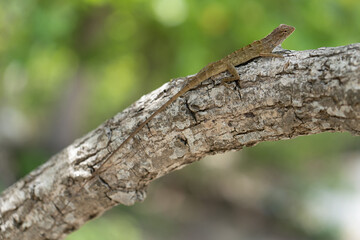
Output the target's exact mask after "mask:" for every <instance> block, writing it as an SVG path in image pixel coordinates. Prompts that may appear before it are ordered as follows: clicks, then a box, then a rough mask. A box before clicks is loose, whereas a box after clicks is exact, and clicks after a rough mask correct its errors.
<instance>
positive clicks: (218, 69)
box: [61, 24, 295, 212]
mask: <svg viewBox="0 0 360 240" xmlns="http://www.w3.org/2000/svg"><path fill="white" fill-rule="evenodd" d="M294 30H295V27H292V26H289V25H285V24H280V25H279V26H278V27H277V28H275V29H274V30H273V31H272V32H271V33H270V34H269V35H267V36H266V37H264V38H263V39H261V40H256V41H254V42H252V43H251V44H249V45H247V46H245V47H243V48H240V49H238V50H236V51H235V52H232V53H230V54H229V55H227V56H225V57H224V58H222V59H220V60H218V61H216V62H212V63H209V64H208V65H206V66H205V67H204V68H202V69H201V70H200V71H199V72H198V73H197V74H195V75H194V76H192V77H190V78H189V80H188V81H187V83H186V84H185V86H184V87H183V88H182V89H181V90H180V91H178V92H177V93H176V94H175V95H173V96H172V97H171V98H170V99H169V100H167V101H166V102H165V103H164V104H163V105H162V106H161V107H160V108H158V109H157V110H156V111H154V112H153V113H152V114H151V115H150V116H149V117H148V118H147V119H146V120H145V121H143V122H142V123H141V124H140V125H138V126H137V127H136V128H135V130H133V131H132V132H131V133H130V135H129V136H128V137H127V138H126V139H125V140H124V141H123V142H122V143H121V144H120V145H119V146H118V147H117V148H116V150H115V151H112V152H111V153H110V154H109V155H108V156H107V158H106V159H105V160H104V163H103V164H102V165H101V166H100V167H99V168H98V169H96V170H94V171H93V173H92V176H91V177H90V178H89V179H87V180H85V182H84V183H83V184H82V186H80V189H79V190H78V192H79V191H80V190H81V189H83V188H84V187H85V185H86V184H87V183H88V182H90V181H91V180H92V179H94V178H95V177H96V176H98V175H99V174H101V173H102V172H104V171H106V170H107V169H108V168H106V167H105V165H106V163H107V161H108V160H109V159H110V158H111V156H113V155H114V154H115V152H116V151H119V149H121V148H122V147H123V146H124V145H125V144H127V143H128V142H129V141H130V140H131V139H132V138H133V137H135V135H136V134H137V133H139V132H140V130H141V129H143V128H144V126H145V125H146V124H148V123H149V122H150V121H151V120H152V119H153V118H154V117H155V116H156V115H158V114H159V113H161V112H162V111H164V110H165V109H166V108H167V107H168V106H169V105H170V104H172V103H173V102H174V101H175V100H176V99H178V98H179V97H180V96H182V95H183V94H185V93H186V92H188V91H189V90H192V89H194V88H196V87H197V86H198V85H200V84H201V83H202V82H203V81H205V80H207V79H209V78H211V77H214V76H216V75H218V74H220V73H222V72H225V71H226V70H227V71H229V73H230V74H231V75H232V76H231V77H228V78H225V79H223V80H222V81H223V83H224V82H229V81H235V80H240V76H239V74H238V72H237V70H236V68H235V66H237V65H240V64H243V63H247V62H248V61H250V60H252V59H254V58H257V57H283V56H282V55H281V54H277V53H273V52H272V51H273V50H274V48H275V47H276V46H278V45H280V44H281V43H282V42H283V41H284V40H285V39H286V38H287V37H289V36H290V34H291V33H293V32H294ZM106 135H107V136H108V138H109V141H110V138H111V133H108V132H107V133H106ZM75 195H76V193H75ZM69 203H70V200H69V202H68V203H67V204H65V206H64V208H63V209H62V210H65V208H66V207H67V205H68V204H69ZM61 212H62V211H61Z"/></svg>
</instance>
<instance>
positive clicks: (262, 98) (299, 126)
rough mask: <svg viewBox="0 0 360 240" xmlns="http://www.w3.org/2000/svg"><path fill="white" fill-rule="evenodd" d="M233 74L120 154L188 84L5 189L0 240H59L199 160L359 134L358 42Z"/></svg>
mask: <svg viewBox="0 0 360 240" xmlns="http://www.w3.org/2000/svg"><path fill="white" fill-rule="evenodd" d="M237 71H238V72H239V74H240V76H241V79H240V81H237V82H230V83H227V84H224V85H222V84H220V83H221V79H223V78H225V77H227V76H229V74H228V73H221V74H219V75H218V76H216V77H214V78H213V79H209V80H207V81H205V82H203V84H202V85H200V86H199V87H198V88H196V89H194V90H191V91H189V92H187V93H186V94H184V96H182V97H180V98H179V99H178V100H177V101H175V102H174V103H173V104H172V105H171V106H169V107H168V108H167V109H166V110H165V111H164V112H162V113H160V114H158V115H157V116H156V117H155V119H153V120H152V121H150V123H149V124H147V126H146V127H144V128H143V129H142V130H141V131H140V132H139V133H138V134H137V135H136V137H134V138H133V139H132V140H131V141H130V142H129V143H128V144H126V145H125V146H124V147H122V148H120V149H119V148H118V146H119V145H120V144H121V143H122V142H123V141H124V140H125V139H126V138H127V136H128V135H129V134H131V132H133V131H134V129H136V126H137V125H139V124H140V123H141V122H143V121H144V120H145V119H146V118H147V117H148V116H149V115H150V114H151V113H152V112H153V111H155V110H156V109H158V108H159V107H160V106H161V105H162V104H163V103H165V102H166V101H167V100H168V99H169V98H170V97H171V96H172V95H174V94H175V93H176V92H177V91H178V90H179V89H181V87H182V86H184V84H185V82H186V80H185V79H184V78H180V79H176V80H174V81H172V82H169V83H166V84H164V85H163V86H162V87H160V88H159V89H157V90H155V91H154V92H152V93H150V94H148V95H146V96H143V97H142V98H141V99H140V100H139V101H137V102H135V103H134V104H133V105H131V106H130V107H129V108H128V109H126V110H124V111H123V112H121V113H118V114H117V115H115V116H114V117H113V118H111V119H109V120H108V121H106V122H104V123H103V124H101V125H100V126H99V127H98V128H96V129H95V130H93V131H91V132H89V133H88V134H86V135H85V136H84V137H82V138H80V139H78V140H76V141H75V142H74V143H73V144H71V145H70V146H68V147H67V148H65V149H64V150H62V151H61V152H60V153H58V154H56V155H55V156H53V157H52V158H51V159H50V160H49V161H48V162H46V163H45V164H44V165H42V166H40V167H39V168H38V169H36V170H34V171H33V172H31V173H30V174H29V175H27V176H26V177H24V178H23V179H21V180H19V181H18V182H17V183H15V184H14V185H13V186H11V187H9V188H8V189H7V190H5V191H4V192H3V193H2V195H1V198H0V214H1V215H0V239H1V240H3V239H24V240H25V239H62V238H64V237H65V236H66V235H68V234H69V233H71V232H72V231H74V230H76V229H77V228H79V227H80V226H81V225H83V224H84V223H85V222H86V221H88V220H90V219H92V218H94V217H96V216H99V215H101V214H102V213H104V211H106V210H107V209H109V208H111V207H114V206H115V205H117V204H125V205H132V204H134V203H135V202H136V201H142V200H144V199H145V196H146V187H147V186H148V185H149V183H150V182H151V181H152V180H154V179H157V178H159V177H161V176H163V175H165V174H168V173H170V172H172V171H174V170H177V169H180V168H182V167H184V166H186V165H187V164H190V163H192V162H194V161H197V160H199V159H201V158H203V157H204V156H206V155H212V154H216V153H222V152H225V151H230V150H240V149H242V148H243V147H244V146H253V145H255V144H257V143H259V142H263V141H275V140H282V139H289V138H294V137H297V136H300V135H310V134H316V133H321V132H343V131H348V132H351V133H352V134H354V135H359V134H360V44H352V45H348V46H342V47H336V48H320V49H317V50H308V51H287V52H285V53H284V58H258V59H255V60H253V61H250V62H249V63H247V64H244V65H241V66H239V67H237ZM104 163H106V164H105V165H104V166H102V165H103V164H104ZM101 166H102V167H101ZM100 167H101V169H100V170H98V171H96V170H97V169H99V168H100ZM95 171H96V172H95ZM94 172H95V173H96V174H95V175H96V176H94V174H93V173H94Z"/></svg>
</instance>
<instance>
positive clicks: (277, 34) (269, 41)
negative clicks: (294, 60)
mask: <svg viewBox="0 0 360 240" xmlns="http://www.w3.org/2000/svg"><path fill="white" fill-rule="evenodd" d="M294 31H295V28H294V27H293V26H289V25H286V24H280V25H279V26H278V27H277V28H275V29H274V30H273V31H272V32H271V33H270V34H269V35H267V36H266V37H265V38H264V39H263V41H264V43H266V45H267V46H268V47H269V48H270V49H271V50H272V49H274V48H275V47H276V46H278V45H280V44H281V43H282V42H283V41H284V40H285V39H286V38H287V37H288V36H290V34H292V33H293V32H294Z"/></svg>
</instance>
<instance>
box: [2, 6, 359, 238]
mask: <svg viewBox="0 0 360 240" xmlns="http://www.w3.org/2000/svg"><path fill="white" fill-rule="evenodd" d="M359 13H360V1H358V0H323V1H312V0H303V1H296V0H274V1H266V0H239V1H235V0H223V1H220V0H202V1H190V0H150V1H146V0H116V1H115V0H75V1H59V0H53V1H39V0H28V1H20V0H12V1H1V2H0V110H1V109H11V111H8V110H7V111H3V110H1V111H0V114H1V113H2V114H3V116H4V118H5V119H7V120H6V121H5V122H6V127H3V126H2V128H3V129H5V130H6V131H5V130H2V131H3V132H1V131H0V134H2V135H3V136H2V137H3V139H0V143H4V142H6V144H5V147H9V149H12V151H13V152H14V154H10V156H13V157H14V159H16V163H15V164H13V165H15V166H16V167H14V168H15V171H16V172H17V175H18V176H19V177H20V176H23V175H24V174H25V173H26V172H29V171H31V169H33V168H35V167H36V166H37V165H38V164H39V162H43V161H46V160H47V158H48V157H49V156H51V155H52V154H53V153H54V152H56V151H58V150H60V149H61V148H62V147H64V146H66V145H68V144H70V143H71V141H73V140H74V138H75V137H79V136H80V135H81V134H83V133H85V132H87V131H89V130H90V129H92V128H94V127H96V126H97V125H98V124H100V123H101V122H103V121H104V120H105V119H106V118H109V117H111V116H113V115H114V114H115V113H117V112H119V111H121V110H122V109H123V108H125V107H126V106H128V105H129V104H130V103H132V102H134V101H135V100H136V99H138V98H139V97H140V96H142V95H143V94H145V93H147V92H149V91H151V90H152V89H154V88H156V87H159V86H160V85H161V84H162V83H164V82H166V81H168V80H170V79H171V78H176V77H180V76H186V75H189V74H194V73H196V72H197V71H198V70H199V69H201V67H202V66H204V65H206V64H207V63H209V62H211V61H214V60H216V59H219V58H221V57H223V56H224V55H226V54H228V53H230V52H232V51H234V50H235V49H238V48H240V47H242V46H244V45H246V44H248V43H250V42H252V41H253V40H256V39H260V38H262V37H263V36H265V35H266V34H268V33H269V32H270V31H271V30H272V29H273V28H274V27H276V26H278V25H279V24H280V23H286V24H289V25H293V26H295V27H296V28H297V30H296V31H295V33H294V34H293V35H292V36H291V37H290V38H289V39H287V40H286V41H285V42H284V44H283V47H284V48H287V49H294V50H303V49H312V48H318V47H324V46H338V45H346V44H350V43H354V42H359V30H360V14H359ZM4 112H6V113H8V112H12V114H4ZM64 116H65V117H64ZM6 117H7V118H6ZM0 124H1V121H0ZM2 128H1V126H0V129H2ZM4 136H6V137H4ZM0 137H1V136H0ZM19 139H20V140H19ZM54 139H56V140H54ZM29 146H30V147H29ZM358 146H359V140H358V138H354V137H351V136H349V135H348V134H321V135H316V136H310V137H301V138H297V139H294V140H291V141H281V142H276V143H262V144H259V146H257V147H254V148H250V149H245V150H244V151H242V152H241V154H242V155H241V159H242V161H239V159H237V163H238V164H237V168H234V169H235V170H236V171H238V174H245V173H244V172H245V171H247V172H250V173H253V174H254V175H253V177H254V176H255V177H257V176H258V174H259V172H260V173H261V176H263V177H264V181H265V182H266V181H267V180H266V176H267V174H264V172H263V171H270V172H271V171H273V172H272V173H270V175H271V174H273V175H276V177H275V179H277V178H283V181H275V182H276V183H279V185H286V186H290V187H292V189H293V191H294V192H296V194H294V197H292V198H291V201H292V203H294V201H300V199H301V196H304V195H305V194H306V189H307V188H308V187H309V186H310V185H311V182H314V181H315V179H316V184H315V183H314V184H315V185H321V184H325V185H332V184H334V185H337V184H339V182H341V181H340V180H339V179H340V178H341V176H340V174H339V173H338V171H337V170H338V168H339V166H340V165H341V162H340V161H339V158H340V156H341V154H343V153H344V152H346V151H348V150H354V149H356V147H358ZM205 169H206V168H205V167H204V166H201V165H200V166H199V165H198V164H194V166H193V167H191V168H187V169H184V170H183V171H181V173H180V172H179V173H176V174H174V176H177V175H179V174H180V176H181V177H179V178H181V180H179V179H177V181H176V182H171V179H172V178H173V177H172V176H170V177H169V178H168V179H170V183H171V184H172V185H171V186H172V187H173V186H176V184H178V185H179V186H178V188H179V189H180V188H181V189H186V191H188V192H189V193H190V195H191V194H193V195H194V193H198V192H201V190H200V189H207V190H209V191H215V190H214V189H212V190H211V186H210V185H212V184H213V182H211V181H209V176H208V175H209V172H208V169H206V170H205ZM234 169H233V170H234ZM324 169H326V171H325V170H324ZM219 171H220V170H219V169H217V170H216V173H215V172H214V173H212V174H213V175H212V174H210V176H213V177H214V178H215V179H218V178H217V177H218V176H219V175H218V174H221V173H219ZM241 171H244V172H242V173H241ZM250 175H251V174H250ZM304 176H306V177H304ZM222 177H223V178H225V177H226V176H222ZM268 177H269V176H268ZM270 178H271V179H273V178H272V177H270ZM271 181H272V180H271ZM209 182H210V183H209ZM160 185H161V184H160ZM165 185H166V184H165ZM159 188H160V189H162V188H161V186H159ZM164 188H165V189H166V187H164ZM294 189H295V190H294ZM203 192H204V190H203ZM195 195H196V194H195ZM212 197H213V196H212ZM199 198H200V199H201V198H202V197H201V196H200V197H199ZM274 198H275V199H276V198H277V197H276V196H275V197H274V196H269V199H274ZM184 201H185V200H184ZM222 201H223V200H222ZM270 202H273V201H272V200H271V201H270ZM151 204H153V203H152V202H151V201H150V203H144V204H143V206H144V207H141V206H140V207H138V206H137V207H135V208H131V210H130V213H131V214H132V215H135V216H140V217H139V218H141V219H145V218H146V216H147V217H148V218H151V219H153V218H154V215H157V214H158V213H151V212H149V213H148V214H141V213H140V212H143V211H145V209H146V208H152V207H153V206H152V205H151ZM188 204H190V203H188ZM198 204H199V205H201V204H200V203H198ZM289 204H290V205H291V203H289ZM275 205H276V204H275ZM267 206H268V205H267ZM272 206H274V205H272ZM286 206H287V205H286ZM267 209H269V208H268V207H267ZM275 209H277V208H275ZM285 210H286V211H287V212H289V208H286V209H285ZM121 211H123V209H122V210H121ZM277 211H280V210H279V209H278V210H277ZM190 212H191V211H190ZM270 212H271V211H270ZM145 215H146V216H145ZM149 216H151V217H149ZM139 218H136V220H134V219H130V217H128V216H125V217H121V218H120V217H117V220H114V219H113V220H111V221H108V220H105V219H100V220H97V224H93V223H89V226H90V225H91V226H90V227H86V226H85V227H84V228H83V229H81V231H80V232H83V234H84V235H83V236H80V235H78V234H74V235H73V236H71V237H69V239H92V238H91V237H92V236H95V234H96V233H97V232H98V233H99V234H100V236H102V237H104V238H103V239H115V237H114V236H115V235H116V236H117V234H119V235H120V236H122V237H123V238H122V239H139V238H140V233H139V232H138V231H140V230H138V229H137V226H136V225H137V224H136V223H135V224H133V222H136V221H144V222H145V220H139ZM129 219H130V220H129ZM172 220H174V219H172ZM149 221H150V222H151V220H149ZM159 221H161V220H159ZM165 222H167V220H165ZM143 224H144V225H143V226H142V227H144V228H146V224H145V223H143ZM153 224H154V223H153ZM109 225H113V226H115V225H116V226H117V227H119V228H120V230H119V231H118V230H114V229H112V230H111V229H110V228H108V227H109ZM150 226H152V225H150ZM99 228H100V230H99ZM125 228H126V229H130V230H125ZM149 228H151V227H149ZM159 229H160V227H159ZM167 230H169V229H167ZM318 230H319V229H318ZM117 231H118V232H117ZM120 231H121V232H120ZM334 231H335V230H334V229H330V230H329V231H328V230H326V231H324V234H322V233H321V234H320V235H321V236H322V237H321V236H320V235H316V234H318V233H314V232H313V233H314V235H311V234H310V235H311V236H312V237H311V239H332V238H331V237H329V234H330V235H331V236H335V235H336V234H335V233H334ZM124 232H125V233H126V234H128V236H127V235H124ZM329 232H330V233H329ZM335 232H336V231H335ZM106 234H107V235H106ZM112 234H113V235H112ZM105 235H106V236H105ZM310 235H307V237H309V236H310ZM314 236H315V237H314ZM316 236H318V237H316ZM324 236H325V237H324ZM106 237H107V238H106ZM157 237H159V238H161V237H160V236H157ZM94 239H96V237H94ZM116 239H120V238H117V237H116ZM155 239H156V238H155ZM248 239H250V238H248Z"/></svg>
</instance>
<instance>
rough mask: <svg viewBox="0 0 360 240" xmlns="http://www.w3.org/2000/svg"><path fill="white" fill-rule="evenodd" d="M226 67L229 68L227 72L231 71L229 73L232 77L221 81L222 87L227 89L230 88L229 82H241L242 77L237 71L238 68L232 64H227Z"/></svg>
mask: <svg viewBox="0 0 360 240" xmlns="http://www.w3.org/2000/svg"><path fill="white" fill-rule="evenodd" d="M226 67H227V70H228V71H229V73H230V74H231V75H232V76H231V77H226V78H223V79H222V80H221V85H223V86H225V87H226V88H228V86H227V84H225V83H227V82H232V81H238V80H240V75H239V73H238V72H237V71H236V68H235V67H234V66H233V65H232V64H230V63H226Z"/></svg>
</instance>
